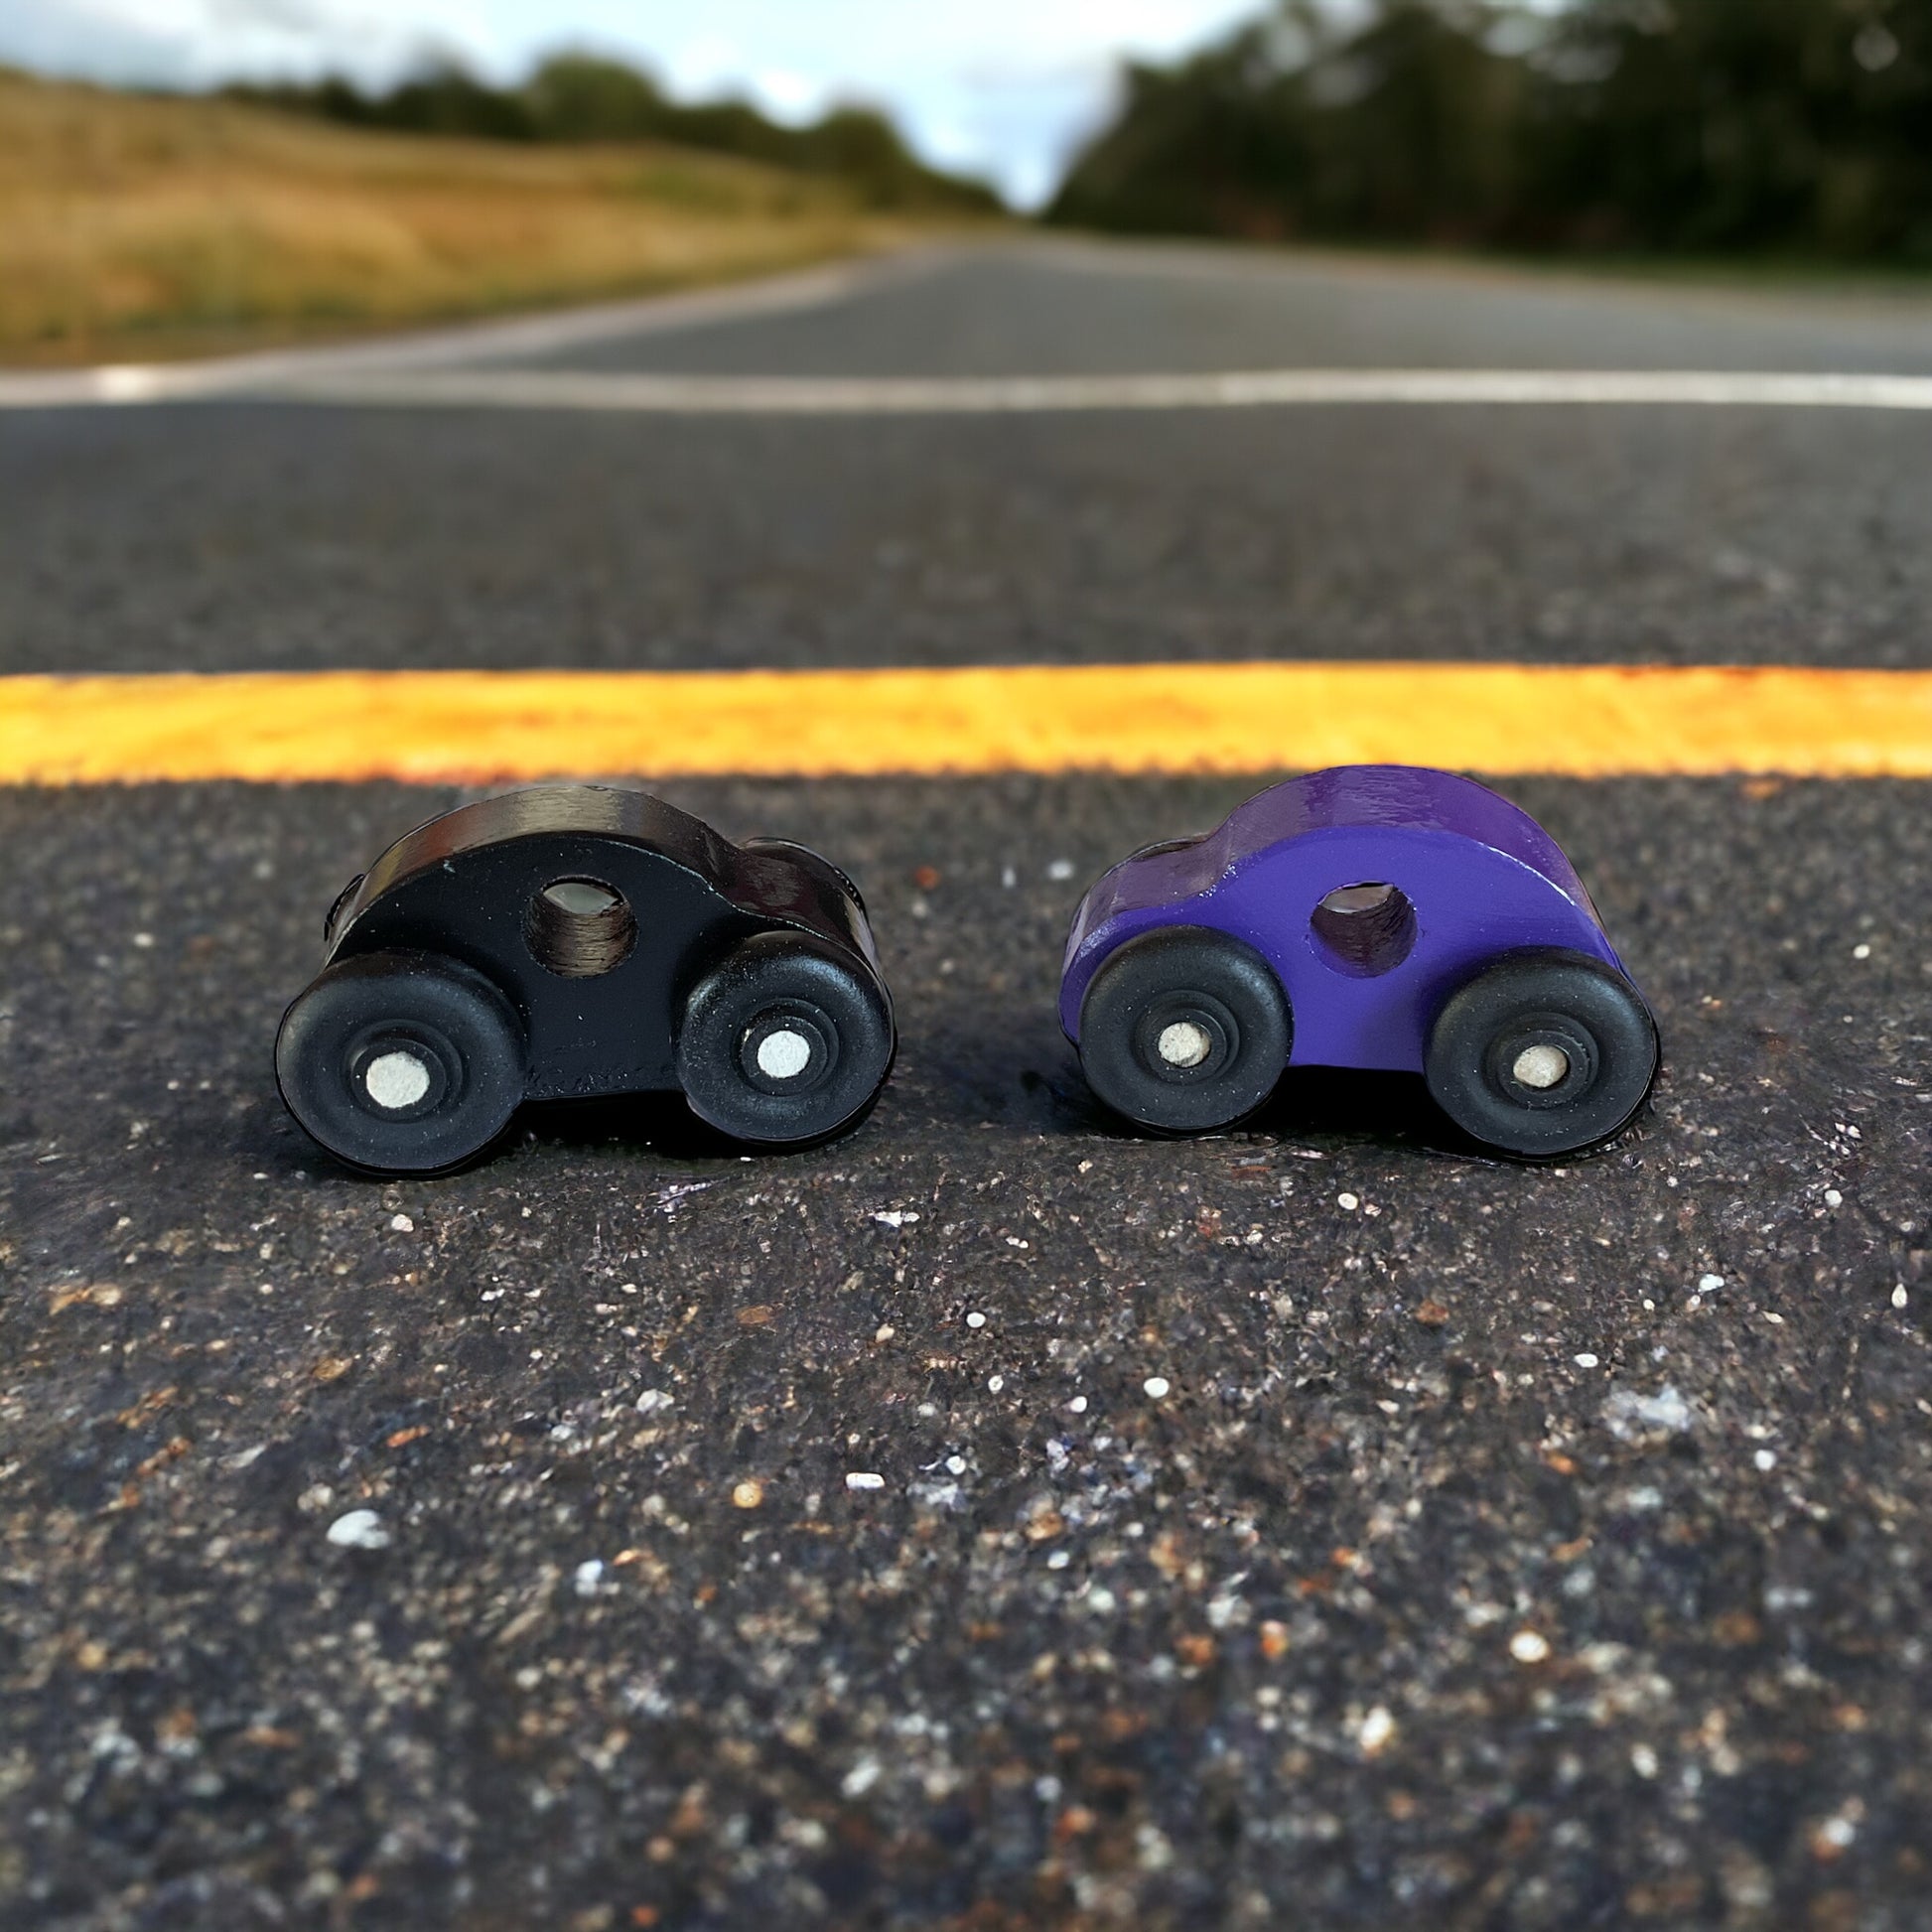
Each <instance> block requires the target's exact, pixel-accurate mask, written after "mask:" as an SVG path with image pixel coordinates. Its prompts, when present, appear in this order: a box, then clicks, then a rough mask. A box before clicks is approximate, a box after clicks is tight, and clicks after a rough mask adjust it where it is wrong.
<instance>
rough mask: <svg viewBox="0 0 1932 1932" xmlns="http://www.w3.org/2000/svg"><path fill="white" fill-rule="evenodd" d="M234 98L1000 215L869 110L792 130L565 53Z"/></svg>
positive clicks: (876, 203)
mask: <svg viewBox="0 0 1932 1932" xmlns="http://www.w3.org/2000/svg"><path fill="white" fill-rule="evenodd" d="M224 91H225V92H226V93H227V94H229V95H230V96H231V97H233V98H236V99H241V100H247V101H252V102H254V103H256V104H257V105H261V106H270V107H280V108H285V109H291V110H294V111H296V112H300V113H306V114H314V115H318V116H320V117H321V118H323V119H325V120H331V121H338V122H342V123H344V124H345V125H347V126H350V127H366V128H385V129H388V130H391V131H393V132H397V133H405V134H429V135H467V136H470V137H473V138H478V139H483V140H491V141H665V142H671V143H674V144H676V145H678V146H680V147H688V148H705V149H709V150H711V151H712V152H714V153H718V154H729V155H736V156H738V157H739V158H741V159H743V160H747V161H759V162H763V163H765V164H766V165H767V166H770V167H775V168H785V169H790V170H794V171H796V172H798V173H800V174H808V175H820V176H826V177H830V178H833V179H836V180H839V181H842V182H844V183H846V184H847V185H848V186H850V187H852V188H854V189H856V190H857V191H858V192H859V195H860V197H861V199H862V200H864V201H865V202H866V203H867V205H868V206H870V207H877V208H923V209H933V208H950V209H956V210H959V211H962V212H974V211H979V212H989V213H990V212H994V211H997V210H998V208H999V207H1000V200H999V197H998V196H997V195H996V194H995V193H994V191H993V190H992V189H991V188H989V187H988V186H986V184H984V183H983V182H978V181H972V180H967V179H965V178H962V177H960V176H957V175H951V174H946V173H944V172H942V171H941V170H939V169H936V168H929V167H927V166H926V165H925V164H924V163H923V162H921V161H919V160H918V159H917V157H916V156H914V155H913V154H912V152H911V151H910V150H909V149H908V148H907V147H906V145H905V142H904V140H903V139H902V138H901V136H900V135H899V132H898V130H897V128H896V127H895V126H894V125H893V123H892V121H891V120H890V119H888V118H887V116H886V115H884V114H881V113H878V112H876V111H875V110H874V109H872V108H869V107H835V108H833V109H832V110H831V111H830V112H829V113H827V114H825V115H824V116H822V117H821V118H820V119H818V120H816V121H813V122H811V123H809V124H807V125H805V126H802V127H787V126H784V125H782V124H781V123H779V122H776V121H773V120H771V119H769V118H768V117H767V116H765V115H763V114H761V113H759V110H758V109H757V108H756V107H754V106H752V105H751V103H750V102H748V101H743V100H731V99H727V100H715V101H703V102H690V101H679V100H673V99H671V98H670V97H669V96H668V95H666V94H665V92H664V91H663V89H662V88H661V87H660V86H659V85H658V84H657V82H656V81H655V80H654V79H652V78H651V76H650V75H649V74H647V73H643V72H640V71H639V70H638V69H635V68H631V67H628V66H626V65H625V64H624V63H622V62H621V61H613V60H606V59H602V58H600V57H598V56H594V55H588V54H558V55H554V56H552V57H551V58H550V59H548V60H546V61H544V62H542V63H541V64H540V65H539V66H538V67H537V68H536V69H534V70H533V71H532V72H531V73H530V75H529V77H528V78H527V79H525V80H524V81H522V82H521V83H520V84H518V85H514V86H507V87H496V86H492V85H491V84H490V83H489V82H487V81H485V80H482V79H479V78H478V77H477V76H476V75H475V74H474V73H471V72H470V71H469V70H468V69H465V68H463V67H462V66H460V65H456V64H446V65H442V66H438V67H435V68H431V69H426V70H424V71H422V72H420V73H416V74H413V75H411V76H409V77H408V78H406V79H403V80H401V81H399V82H397V84H396V85H394V86H392V87H390V88H388V89H386V90H379V89H367V90H365V89H363V88H361V87H358V86H357V85H356V84H355V83H354V82H353V81H351V80H346V79H344V78H342V77H340V76H330V77H326V78H324V79H321V80H316V81H275V82H267V83H239V84H236V85H233V86H230V87H228V88H226V89H224Z"/></svg>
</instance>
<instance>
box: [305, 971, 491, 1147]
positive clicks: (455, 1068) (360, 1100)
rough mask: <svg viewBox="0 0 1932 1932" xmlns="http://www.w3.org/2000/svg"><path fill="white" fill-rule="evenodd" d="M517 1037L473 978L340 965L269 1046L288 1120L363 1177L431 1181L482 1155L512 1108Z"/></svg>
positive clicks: (477, 976)
mask: <svg viewBox="0 0 1932 1932" xmlns="http://www.w3.org/2000/svg"><path fill="white" fill-rule="evenodd" d="M524 1070H525V1045H524V1038H523V1030H522V1027H521V1025H520V1024H519V1023H518V1021H517V1018H516V1014H515V1012H514V1010H513V1009H512V1008H511V1006H510V1004H509V1002H508V1001H507V1000H506V999H505V998H504V997H503V995H502V994H501V993H500V992H499V991H498V990H497V989H496V988H495V987H494V986H493V985H492V984H491V983H490V982H489V981H488V980H486V979H485V978H484V977H483V974H481V973H479V972H475V971H473V970H472V969H471V968H470V967H468V966H464V965H461V964H459V963H458V962H457V961H456V960H453V959H445V958H441V957H439V956H437V955H436V954H433V953H419V952H379V953H366V954H363V955H362V956H361V957H359V958H355V959H345V960H341V961H339V962H338V963H337V964H335V965H333V966H331V967H329V968H327V969H326V970H325V971H324V972H323V973H322V974H320V975H319V976H318V977H317V979H316V980H315V981H314V983H313V984H312V985H311V986H309V987H308V988H307V990H306V991H304V992H303V993H302V994H300V995H299V996H298V997H297V999H296V1001H295V1003H294V1005H292V1006H291V1007H290V1008H289V1010H288V1012H287V1013H286V1014H285V1015H284V1016H283V1018H282V1026H281V1031H280V1032H279V1033H278V1034H277V1035H276V1038H275V1077H276V1080H277V1082H278V1083H279V1084H280V1086H281V1089H282V1098H283V1099H284V1100H285V1101H286V1102H287V1103H288V1109H289V1112H290V1113H292V1114H293V1115H294V1116H295V1118H296V1119H297V1120H298V1121H299V1122H301V1124H302V1126H303V1128H304V1129H305V1130H306V1131H307V1132H308V1133H309V1134H310V1135H311V1136H312V1137H313V1138H314V1139H315V1140H317V1141H319V1142H320V1143H321V1144H322V1145H323V1146H324V1147H325V1148H327V1149H328V1150H329V1152H330V1153H331V1154H333V1155H335V1157H336V1158H337V1159H338V1160H339V1161H344V1162H346V1163H347V1164H348V1165H349V1166H350V1167H354V1168H361V1169H364V1170H366V1171H367V1172H369V1173H395V1174H403V1173H442V1172H444V1171H445V1170H447V1169H450V1168H456V1167H461V1166H462V1165H463V1163H464V1162H466V1161H469V1160H472V1159H474V1158H475V1157H476V1156H477V1155H479V1154H481V1153H482V1152H483V1149H484V1148H486V1147H487V1146H488V1145H489V1144H490V1142H492V1141H493V1140H495V1138H496V1137H497V1135H498V1134H500V1133H501V1132H502V1131H503V1129H504V1128H505V1127H506V1126H507V1125H508V1124H509V1118H510V1116H511V1114H513V1113H514V1112H515V1111H516V1107H517V1103H518V1102H519V1101H520V1100H521V1099H522V1098H523V1087H524Z"/></svg>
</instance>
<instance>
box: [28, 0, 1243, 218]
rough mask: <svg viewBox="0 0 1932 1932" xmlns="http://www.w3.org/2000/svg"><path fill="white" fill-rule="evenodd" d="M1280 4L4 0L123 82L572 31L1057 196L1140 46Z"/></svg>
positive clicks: (93, 70)
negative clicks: (861, 120)
mask: <svg viewBox="0 0 1932 1932" xmlns="http://www.w3.org/2000/svg"><path fill="white" fill-rule="evenodd" d="M1265 4H1266V0H943V3H942V4H936V5H925V6H912V5H907V4H905V0H814V4H812V5H810V6H802V5H799V4H798V0H705V4H704V6H703V8H702V24H701V25H699V24H696V23H695V22H694V13H695V12H696V11H697V10H695V9H694V8H693V7H692V6H691V4H690V0H390V4H387V5H385V4H382V0H5V4H0V61H10V62H13V63H16V64H18V65H20V66H24V67H31V68H36V69H41V70H43V71H48V72H57V73H68V74H76V75H80V76H83V77H87V78H93V79H100V80H108V81H115V82H143V83H147V84H151V85H163V86H202V85H207V83H209V82H210V81H214V80H219V79H223V78H227V77H230V76H252V77H258V78H259V77H262V76H267V75H276V74H289V75H313V74H316V73H320V72H323V71H326V70H335V71H342V72H347V73H350V74H352V75H353V76H355V77H356V78H358V79H360V80H363V81H365V82H371V81H383V80H387V79H390V78H393V77H394V76H395V75H396V74H398V73H400V72H402V71H404V70H405V69H408V68H409V67H411V66H413V65H415V64H417V63H419V62H420V61H422V60H423V59H424V58H425V57H426V56H427V55H430V54H433V53H449V54H455V55H458V56H460V57H462V58H463V59H465V60H466V61H468V62H469V63H470V64H471V65H473V66H474V67H476V68H478V69H481V70H483V72H485V73H488V74H490V75H493V76H496V77H499V78H500V77H507V76H509V75H511V74H513V73H516V72H518V71H520V70H521V69H523V68H525V67H526V66H527V65H528V64H529V62H530V61H531V60H532V59H533V58H534V57H535V56H536V55H538V54H540V53H542V52H544V51H545V50H547V49H550V48H554V47H557V46H559V45H565V44H572V43H575V44H578V45H584V46H592V47H597V48H602V49H605V50H608V51H610V52H612V53H616V54H620V55H622V56H624V57H626V58H628V59H631V60H635V61H639V62H641V63H643V64H645V65H648V66H649V67H651V68H653V69H655V70H656V71H657V72H658V73H660V74H661V75H663V76H664V78H665V79H666V81H667V82H668V83H669V84H670V85H671V86H672V87H674V88H675V89H676V90H677V91H678V92H680V93H683V94H699V95H701V94H709V93H715V92H718V91H720V90H723V89H726V88H733V89H737V90H739V91H742V92H744V93H747V94H749V95H751V96H752V97H753V98H754V99H756V100H758V101H759V104H760V105H761V106H763V107H765V108H766V109H767V110H768V111H770V112H772V113H774V114H779V115H782V116H783V117H785V118H788V119H796V118H799V117H801V116H809V115H812V114H815V113H818V112H820V111H822V110H823V108H824V107H825V106H826V105H828V104H830V103H831V102H833V101H835V100H846V99H857V100H865V101H870V102H873V103H875V104H877V105H880V106H884V107H886V108H888V109H890V110H891V111H892V112H893V113H894V114H895V115H896V116H897V119H898V121H899V123H900V125H901V126H902V127H904V129H905V130H906V132H907V133H908V135H909V136H910V137H911V139H912V140H913V142H914V144H915V145H916V146H917V147H918V148H919V149H920V150H921V151H922V152H923V153H925V154H927V155H929V156H931V157H932V158H933V159H935V160H938V161H941V162H944V163H946V164H948V165H950V166H955V167H967V168H973V169H977V170H979V171H980V172H982V173H985V174H988V175H991V176H993V177H994V178H995V179H997V180H998V181H1000V182H1001V184H1002V185H1003V186H1004V187H1005V188H1006V189H1007V190H1008V192H1009V193H1012V194H1014V195H1016V196H1018V197H1019V198H1020V199H1021V200H1023V201H1034V200H1036V199H1038V198H1039V197H1040V196H1041V195H1043V194H1044V193H1046V192H1047V190H1048V189H1049V188H1050V187H1051V185H1052V182H1053V181H1054V180H1055V179H1056V178H1057V175H1058V172H1059V169H1060V167H1061V166H1062V164H1063V162H1064V160H1065V158H1066V155H1067V153H1068V152H1069V151H1070V149H1071V148H1072V146H1073V145H1074V144H1075V143H1076V142H1077V141H1078V140H1079V139H1080V138H1081V137H1082V136H1083V135H1084V134H1086V133H1087V132H1088V131H1089V130H1090V129H1091V128H1092V127H1093V126H1094V125H1096V124H1097V122H1098V121H1099V119H1100V118H1101V116H1102V115H1103V114H1104V112H1105V110H1106V106H1107V103H1108V100H1109V99H1110V97H1111V88H1112V85H1113V77H1114V74H1115V72H1116V69H1117V62H1118V60H1119V58H1120V56H1121V55H1122V54H1124V53H1134V54H1138V55H1140V56H1142V57H1144V58H1146V57H1162V56H1168V55H1173V54H1175V53H1178V52H1180V51H1181V50H1182V49H1184V48H1186V47H1189V46H1192V45H1194V44H1196V43H1197V42H1199V41H1201V40H1203V39H1205V38H1206V37H1207V36H1209V35H1210V34H1213V33H1216V32H1218V31H1220V30H1221V29H1223V28H1225V27H1227V26H1228V25H1230V24H1232V23H1233V22H1234V21H1237V20H1240V19H1243V18H1246V17H1248V16H1250V15H1252V14H1255V13H1257V12H1259V11H1261V9H1262V7H1263V6H1264V5H1265Z"/></svg>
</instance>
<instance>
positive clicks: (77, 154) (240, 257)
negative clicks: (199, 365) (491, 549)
mask: <svg viewBox="0 0 1932 1932" xmlns="http://www.w3.org/2000/svg"><path fill="white" fill-rule="evenodd" d="M909 232H910V229H909V227H908V226H907V224H906V222H905V221H904V220H903V219H890V218H887V217H884V216H882V215H880V214H878V213H874V212H868V211H866V210H865V209H864V208H863V207H860V205H859V201H858V198H857V196H856V194H855V192H854V191H853V190H852V189H850V188H848V187H845V186H842V185H840V184H838V183H836V182H831V181H827V180H823V179H815V178H811V177H806V176H801V175H798V174H792V173H782V172H779V171H777V170H775V169H771V168H767V167H764V166H760V165H759V164H757V163H753V162H747V161H739V160H734V159H731V158H729V157H725V156H718V155H705V154H698V153H694V152H691V151H689V150H686V149H680V148H673V147H667V146H652V145H647V144H625V145H621V146H573V147H532V146H528V145H515V144H509V143H496V142H487V141H466V140H447V141H423V140H419V139H413V138H411V137H410V136H407V135H391V134H380V133H370V132H362V131H359V130H351V129H345V128H339V127H334V126H330V125H326V124H323V123H319V122H314V121H307V120H302V119H298V118H294V117H291V116H287V115H284V114H280V113H276V112H273V111H270V110H267V109H262V108H257V107H251V106H245V105H241V104H238V103H235V102H232V101H220V100H205V99H176V98H152V97H146V96H133V95H125V94H116V93H110V92H105V91H102V90H100V89H97V88H92V87H82V86H71V85H66V84H61V83H54V82H44V81H38V80H33V79H29V78H27V77H26V76H24V75H20V74H16V73H10V72H7V71H6V70H4V69H0V360H4V361H8V362H14V363H20V362H58V361H94V360H114V359H129V358H135V357H150V356H160V355H183V354H193V353H197V352H203V351H208V350H215V349H231V348H237V347H243V346H251V345H260V344H265V343H271V342H286V341H293V340H299V339H302V338H305V337H319V336H331V335H346V334H351V333H354V332H355V331H358V330H362V329H367V328H378V327H384V326H395V325H398V324H403V323H413V322H424V321H430V320H434V319H439V318H450V317H459V316H474V315H481V314H486V313H489V312H491V311H497V310H506V309H513V308H528V307H536V306H540V305H544V304H551V303H562V302H570V301H581V300H586V299H589V298H593V297H599V296H610V295H617V294H624V293H631V292H636V291H642V290H649V289H657V288H670V287H676V286H681V285H686V284H691V283H696V282H703V281H717V280H724V279H727V278H730V277H732V276H737V275H747V274H753V273H757V272H759V271H761V270H767V269H774V268H782V267H786V266H790V265H795V264H798V263H802V262H807V261H813V260H819V259H823V258H825V257H827V256H832V255H838V254H843V253H849V252H852V251H855V250H860V249H867V248H874V247H880V246H885V245H887V244H889V243H891V242H892V241H894V240H896V239H898V238H901V237H903V236H904V235H906V234H908V233H909Z"/></svg>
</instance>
